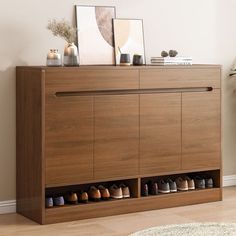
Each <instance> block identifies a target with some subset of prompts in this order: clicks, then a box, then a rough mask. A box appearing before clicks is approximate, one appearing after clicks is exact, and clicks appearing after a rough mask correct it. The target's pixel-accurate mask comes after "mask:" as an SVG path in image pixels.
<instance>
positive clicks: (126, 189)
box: [119, 184, 130, 198]
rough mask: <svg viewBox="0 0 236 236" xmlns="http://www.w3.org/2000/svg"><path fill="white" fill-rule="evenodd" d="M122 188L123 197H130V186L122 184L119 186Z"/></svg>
mask: <svg viewBox="0 0 236 236" xmlns="http://www.w3.org/2000/svg"><path fill="white" fill-rule="evenodd" d="M119 187H120V188H121V190H122V195H123V198H129V197H130V191H129V187H128V186H126V185H124V184H120V186H119Z"/></svg>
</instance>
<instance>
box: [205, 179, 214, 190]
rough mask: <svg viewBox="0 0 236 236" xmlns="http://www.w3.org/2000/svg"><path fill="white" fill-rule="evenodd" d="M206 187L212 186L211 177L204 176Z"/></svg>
mask: <svg viewBox="0 0 236 236" xmlns="http://www.w3.org/2000/svg"><path fill="white" fill-rule="evenodd" d="M205 184H206V188H213V187H214V183H213V179H212V178H205Z"/></svg>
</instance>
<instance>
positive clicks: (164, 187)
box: [158, 178, 177, 193]
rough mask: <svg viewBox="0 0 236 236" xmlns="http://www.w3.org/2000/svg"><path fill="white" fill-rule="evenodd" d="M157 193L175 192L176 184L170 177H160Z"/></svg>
mask: <svg viewBox="0 0 236 236" xmlns="http://www.w3.org/2000/svg"><path fill="white" fill-rule="evenodd" d="M158 187H159V190H158V192H159V193H175V192H177V185H176V183H175V181H173V180H172V179H170V178H169V179H167V180H166V181H165V180H163V179H161V180H159V181H158Z"/></svg>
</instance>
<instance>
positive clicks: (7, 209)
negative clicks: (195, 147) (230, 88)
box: [0, 175, 236, 214]
mask: <svg viewBox="0 0 236 236" xmlns="http://www.w3.org/2000/svg"><path fill="white" fill-rule="evenodd" d="M234 185H235V186H236V175H227V176H223V187H229V186H234ZM14 212H16V200H10V201H2V202H0V214H7V213H14Z"/></svg>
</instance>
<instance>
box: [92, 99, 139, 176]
mask: <svg viewBox="0 0 236 236" xmlns="http://www.w3.org/2000/svg"><path fill="white" fill-rule="evenodd" d="M94 104H95V107H94V109H95V146H94V175H95V178H96V179H104V178H111V177H125V176H131V175H136V174H138V164H139V162H138V158H139V155H138V145H139V95H106V96H97V97H95V103H94Z"/></svg>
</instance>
